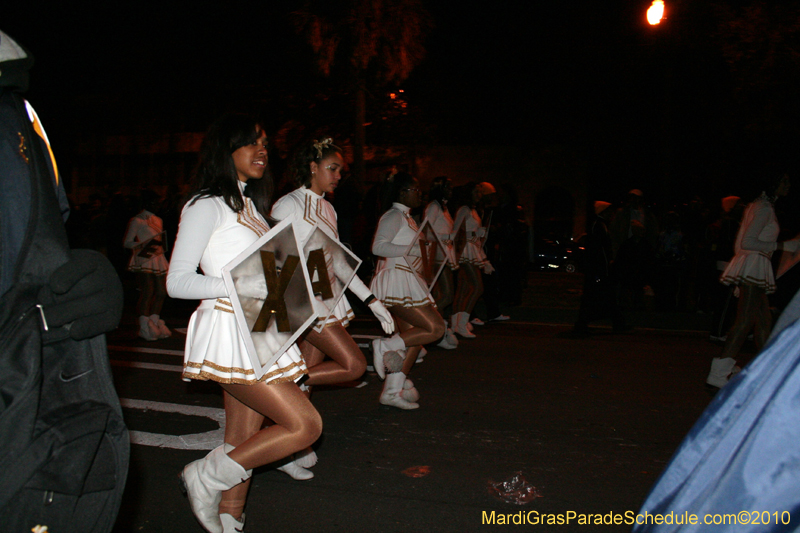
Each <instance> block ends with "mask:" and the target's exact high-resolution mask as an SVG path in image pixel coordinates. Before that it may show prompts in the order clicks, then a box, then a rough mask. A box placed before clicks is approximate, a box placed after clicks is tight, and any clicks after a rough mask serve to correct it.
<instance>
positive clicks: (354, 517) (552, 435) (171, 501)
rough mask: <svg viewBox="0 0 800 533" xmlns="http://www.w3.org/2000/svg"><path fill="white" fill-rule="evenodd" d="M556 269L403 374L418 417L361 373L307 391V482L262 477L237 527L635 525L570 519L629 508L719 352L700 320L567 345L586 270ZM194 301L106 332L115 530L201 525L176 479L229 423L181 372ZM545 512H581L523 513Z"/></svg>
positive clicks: (650, 325)
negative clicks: (121, 434)
mask: <svg viewBox="0 0 800 533" xmlns="http://www.w3.org/2000/svg"><path fill="white" fill-rule="evenodd" d="M545 276H550V277H545ZM565 276H568V275H563V274H543V275H536V276H533V277H532V279H533V282H534V287H533V288H531V287H530V286H529V288H528V289H527V290H526V295H525V297H524V301H523V306H521V307H515V308H511V309H509V310H508V314H510V315H511V317H512V320H510V321H507V322H499V323H489V324H487V325H486V326H482V327H477V326H476V328H475V329H476V333H477V335H478V337H477V338H476V339H474V340H463V341H462V342H461V344H460V346H459V348H458V349H456V350H443V349H441V348H436V347H432V348H429V354H428V356H427V357H426V358H425V360H424V361H423V362H422V363H420V364H417V365H416V366H415V368H414V369H413V371H412V375H411V376H410V377H411V378H412V379H413V380H414V382H415V383H416V386H417V388H418V389H419V391H420V395H421V398H420V401H419V403H420V408H419V409H417V410H413V411H402V410H399V409H395V408H391V407H386V406H382V405H380V404H379V403H378V396H379V394H380V391H381V387H382V382H381V381H380V379H379V378H378V377H377V375H375V374H374V373H371V372H367V373H366V374H365V375H364V376H363V378H362V379H361V380H359V381H358V382H356V383H353V384H350V386H346V387H318V388H316V389H315V391H314V394H313V396H312V401H313V403H314V405H315V406H316V407H317V409H318V410H319V412H320V413H321V415H322V418H323V423H324V430H323V437H322V438H321V439H320V441H319V442H317V444H316V445H315V448H316V450H317V454H318V456H319V463H318V464H317V465H316V466H315V467H314V468H313V472H314V474H315V477H314V478H313V479H312V480H309V481H294V480H292V479H291V478H289V477H288V476H287V475H286V474H283V473H281V472H278V471H276V470H274V469H273V468H269V467H264V468H260V469H257V470H256V472H255V474H254V478H253V479H254V481H253V485H252V488H251V491H250V496H249V500H248V505H247V509H246V512H247V527H246V531H248V532H250V533H254V532H267V531H269V532H328V531H331V532H334V531H348V532H371V533H382V532H403V533H408V532H416V531H425V532H470V531H483V530H489V529H492V528H497V524H500V523H502V521H503V520H508V521H509V523H512V524H513V523H514V520H518V519H519V516H520V515H519V514H518V513H520V512H522V513H523V515H524V517H525V518H526V519H528V520H529V522H527V523H526V524H525V525H523V526H522V527H523V528H525V529H530V528H547V529H548V530H558V531H629V530H630V529H631V526H630V525H626V524H619V525H601V526H587V525H579V524H578V523H577V522H578V519H579V518H580V515H587V514H588V515H601V516H602V517H603V518H607V516H608V515H609V513H615V514H619V515H622V517H623V519H624V517H625V513H626V512H630V513H636V512H637V511H638V509H639V506H640V505H641V503H642V501H643V500H644V498H645V496H646V494H647V492H648V490H649V488H650V487H651V486H652V484H653V483H654V482H655V480H656V479H657V476H658V475H659V473H660V471H661V470H662V469H663V468H664V466H665V465H666V463H667V461H668V460H669V458H670V456H671V455H672V453H673V451H674V450H675V448H676V446H677V445H678V444H679V443H680V441H681V440H682V438H683V437H684V435H685V434H686V432H687V431H688V430H689V428H691V426H692V425H693V423H694V422H695V420H696V419H697V418H698V416H699V415H700V413H701V412H702V411H703V409H704V408H705V407H706V406H707V405H708V403H709V402H710V400H711V398H712V396H711V394H709V392H708V391H707V390H706V389H705V387H704V378H705V375H706V373H707V371H708V365H709V362H710V359H711V358H712V357H713V356H715V355H718V353H719V351H720V347H719V346H717V345H715V344H712V343H710V342H709V341H708V334H707V332H704V331H703V327H704V326H703V323H702V319H700V318H698V316H697V315H695V314H693V313H683V314H679V313H674V314H670V315H668V316H667V315H662V316H659V315H658V314H656V313H646V312H640V313H637V314H636V315H635V316H634V317H633V319H632V320H631V323H633V324H634V325H636V328H635V329H633V330H632V331H631V332H629V333H626V334H621V335H616V334H613V333H612V332H611V329H610V327H608V325H604V324H602V323H600V324H599V325H598V327H596V329H595V330H594V334H593V335H591V336H590V337H588V338H585V339H573V338H570V337H569V335H568V332H569V330H570V329H571V326H570V325H569V324H570V323H571V322H572V321H574V318H575V313H576V302H577V300H578V298H579V295H580V291H579V287H580V280H579V276H578V275H575V276H572V277H565ZM537 287H538V288H537ZM559 287H560V288H559ZM548 291H549V292H550V293H553V291H556V293H557V292H558V291H561V292H562V293H563V297H561V298H558V297H555V298H554V297H553V294H544V293H547V292H548ZM576 291H577V292H576ZM537 302H538V304H537ZM190 306H191V304H188V305H187V304H186V303H181V302H168V305H167V307H166V308H165V313H164V316H165V318H166V319H167V323H168V325H169V326H170V327H171V328H173V331H174V332H175V333H174V335H173V337H171V338H169V339H164V340H159V341H155V342H146V341H143V340H141V339H139V338H138V337H137V336H136V326H135V323H134V322H135V317H134V316H132V314H129V315H126V317H125V319H124V320H123V324H122V325H121V327H120V328H119V329H118V330H117V331H115V332H113V333H112V334H110V335H109V337H108V343H109V353H110V357H111V360H112V365H113V369H114V375H115V383H116V386H117V391H118V393H119V395H120V397H121V398H122V401H123V405H124V406H125V408H124V411H125V416H126V421H127V423H128V426H129V428H130V429H131V431H132V440H133V442H134V445H133V446H132V454H131V466H130V473H129V480H128V485H127V488H126V493H125V497H124V501H123V505H122V508H121V510H120V514H119V519H118V521H117V526H116V528H115V529H114V531H115V532H118V533H123V532H126V533H127V532H139V531H145V532H170V533H183V532H199V531H201V529H200V527H199V526H198V525H197V523H196V522H195V520H194V518H193V517H192V514H191V511H190V510H189V505H188V503H187V502H186V500H185V499H184V498H183V496H182V495H181V493H180V491H179V490H178V483H177V474H178V472H179V471H180V469H181V468H182V467H183V465H184V464H186V463H188V462H190V461H192V460H194V459H198V458H200V457H202V456H203V455H204V454H205V453H206V451H205V450H207V449H210V448H212V447H214V446H215V445H217V444H218V443H219V442H220V441H221V431H222V430H221V424H222V423H223V422H224V419H223V417H222V411H221V408H222V401H221V394H220V389H219V387H218V386H217V385H215V384H214V383H211V382H206V383H204V382H192V383H185V382H183V381H181V379H180V373H179V372H180V365H181V363H182V356H181V351H182V348H183V342H184V340H185V336H184V335H182V334H181V333H179V332H178V331H176V330H179V329H180V328H185V327H186V323H187V322H188V317H189V313H190V312H191V307H190ZM674 315H680V316H674ZM351 332H352V333H353V334H354V336H356V338H357V340H360V341H361V342H362V343H366V339H365V338H364V337H358V336H361V335H363V336H370V335H378V334H379V329H378V325H377V322H375V321H374V320H370V319H369V318H368V317H363V318H361V319H359V320H357V321H356V323H355V324H354V325H353V326H351ZM750 355H752V353H750ZM368 362H370V363H371V358H369V357H368ZM514 481H517V482H518V483H517V484H516V485H514V486H511V484H512V482H514ZM504 483H505V485H503V484H504ZM515 491H516V492H515ZM515 500H517V501H515ZM492 513H494V514H492ZM553 513H556V514H561V515H562V518H565V519H566V518H568V517H571V516H572V515H571V514H569V515H568V513H575V517H574V518H571V520H570V523H569V524H564V525H558V526H556V525H550V526H546V525H536V524H532V523H531V522H530V521H535V520H536V519H537V517H539V518H540V519H541V517H542V516H544V515H545V514H553ZM628 516H632V514H631V515H628ZM492 520H493V521H494V525H492V523H491V521H492ZM487 522H489V523H487Z"/></svg>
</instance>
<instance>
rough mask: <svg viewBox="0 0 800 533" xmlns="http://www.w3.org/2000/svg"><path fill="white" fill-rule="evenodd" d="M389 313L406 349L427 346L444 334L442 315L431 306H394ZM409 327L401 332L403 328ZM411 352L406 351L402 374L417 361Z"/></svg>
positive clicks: (415, 355)
mask: <svg viewBox="0 0 800 533" xmlns="http://www.w3.org/2000/svg"><path fill="white" fill-rule="evenodd" d="M389 312H390V313H392V315H394V317H395V319H396V320H397V322H398V325H399V329H400V331H401V333H400V337H401V338H402V339H403V342H404V343H405V345H406V347H407V348H413V347H418V346H422V345H424V344H428V343H431V342H434V341H437V340H439V339H440V338H442V335H444V332H445V323H444V319H442V315H440V314H439V311H437V310H436V308H435V307H433V306H432V305H425V306H422V307H402V306H399V305H395V306H392V307H390V308H389ZM407 326H410V327H409V328H408V329H406V330H405V331H403V328H404V327H407ZM411 352H412V350H410V349H409V350H407V351H406V360H405V363H403V373H405V374H407V373H408V371H410V370H411V367H412V366H413V365H414V361H416V360H417V354H418V353H419V350H416V353H413V357H412V353H411Z"/></svg>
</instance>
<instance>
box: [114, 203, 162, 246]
mask: <svg viewBox="0 0 800 533" xmlns="http://www.w3.org/2000/svg"><path fill="white" fill-rule="evenodd" d="M162 231H164V225H163V222H162V221H161V219H160V218H158V217H157V216H156V215H154V214H153V213H151V212H150V211H147V210H142V212H141V213H139V214H138V215H136V216H135V217H133V218H132V219H131V221H130V222H129V223H128V231H127V232H126V233H125V239H124V240H123V242H122V245H123V246H124V247H125V248H136V247H137V246H138V245H140V244H142V243H143V242H144V241H146V240H148V239H152V238H153V237H155V236H156V235H158V234H159V233H161V232H162Z"/></svg>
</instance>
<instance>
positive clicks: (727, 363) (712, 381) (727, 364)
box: [706, 357, 736, 388]
mask: <svg viewBox="0 0 800 533" xmlns="http://www.w3.org/2000/svg"><path fill="white" fill-rule="evenodd" d="M735 365H736V359H733V358H731V357H726V358H725V359H720V358H719V357H715V358H714V359H712V360H711V371H710V372H709V373H708V377H707V378H706V383H708V384H709V385H711V386H713V387H720V388H722V387H724V386H725V384H726V383H728V377H729V376H730V375H731V372H733V368H734V366H735Z"/></svg>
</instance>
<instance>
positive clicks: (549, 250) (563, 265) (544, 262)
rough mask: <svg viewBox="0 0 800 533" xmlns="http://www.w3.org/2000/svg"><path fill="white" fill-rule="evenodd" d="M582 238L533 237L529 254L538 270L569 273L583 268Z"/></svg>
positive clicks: (583, 249) (583, 250)
mask: <svg viewBox="0 0 800 533" xmlns="http://www.w3.org/2000/svg"><path fill="white" fill-rule="evenodd" d="M581 241H582V239H578V240H573V239H569V238H564V237H559V236H555V235H551V236H546V237H534V239H533V252H532V254H531V257H532V260H533V261H532V262H533V267H534V268H535V269H538V270H560V271H562V272H568V273H570V274H572V273H574V272H577V271H578V270H579V269H582V268H583V255H584V252H585V248H584V247H583V246H582V245H581Z"/></svg>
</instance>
